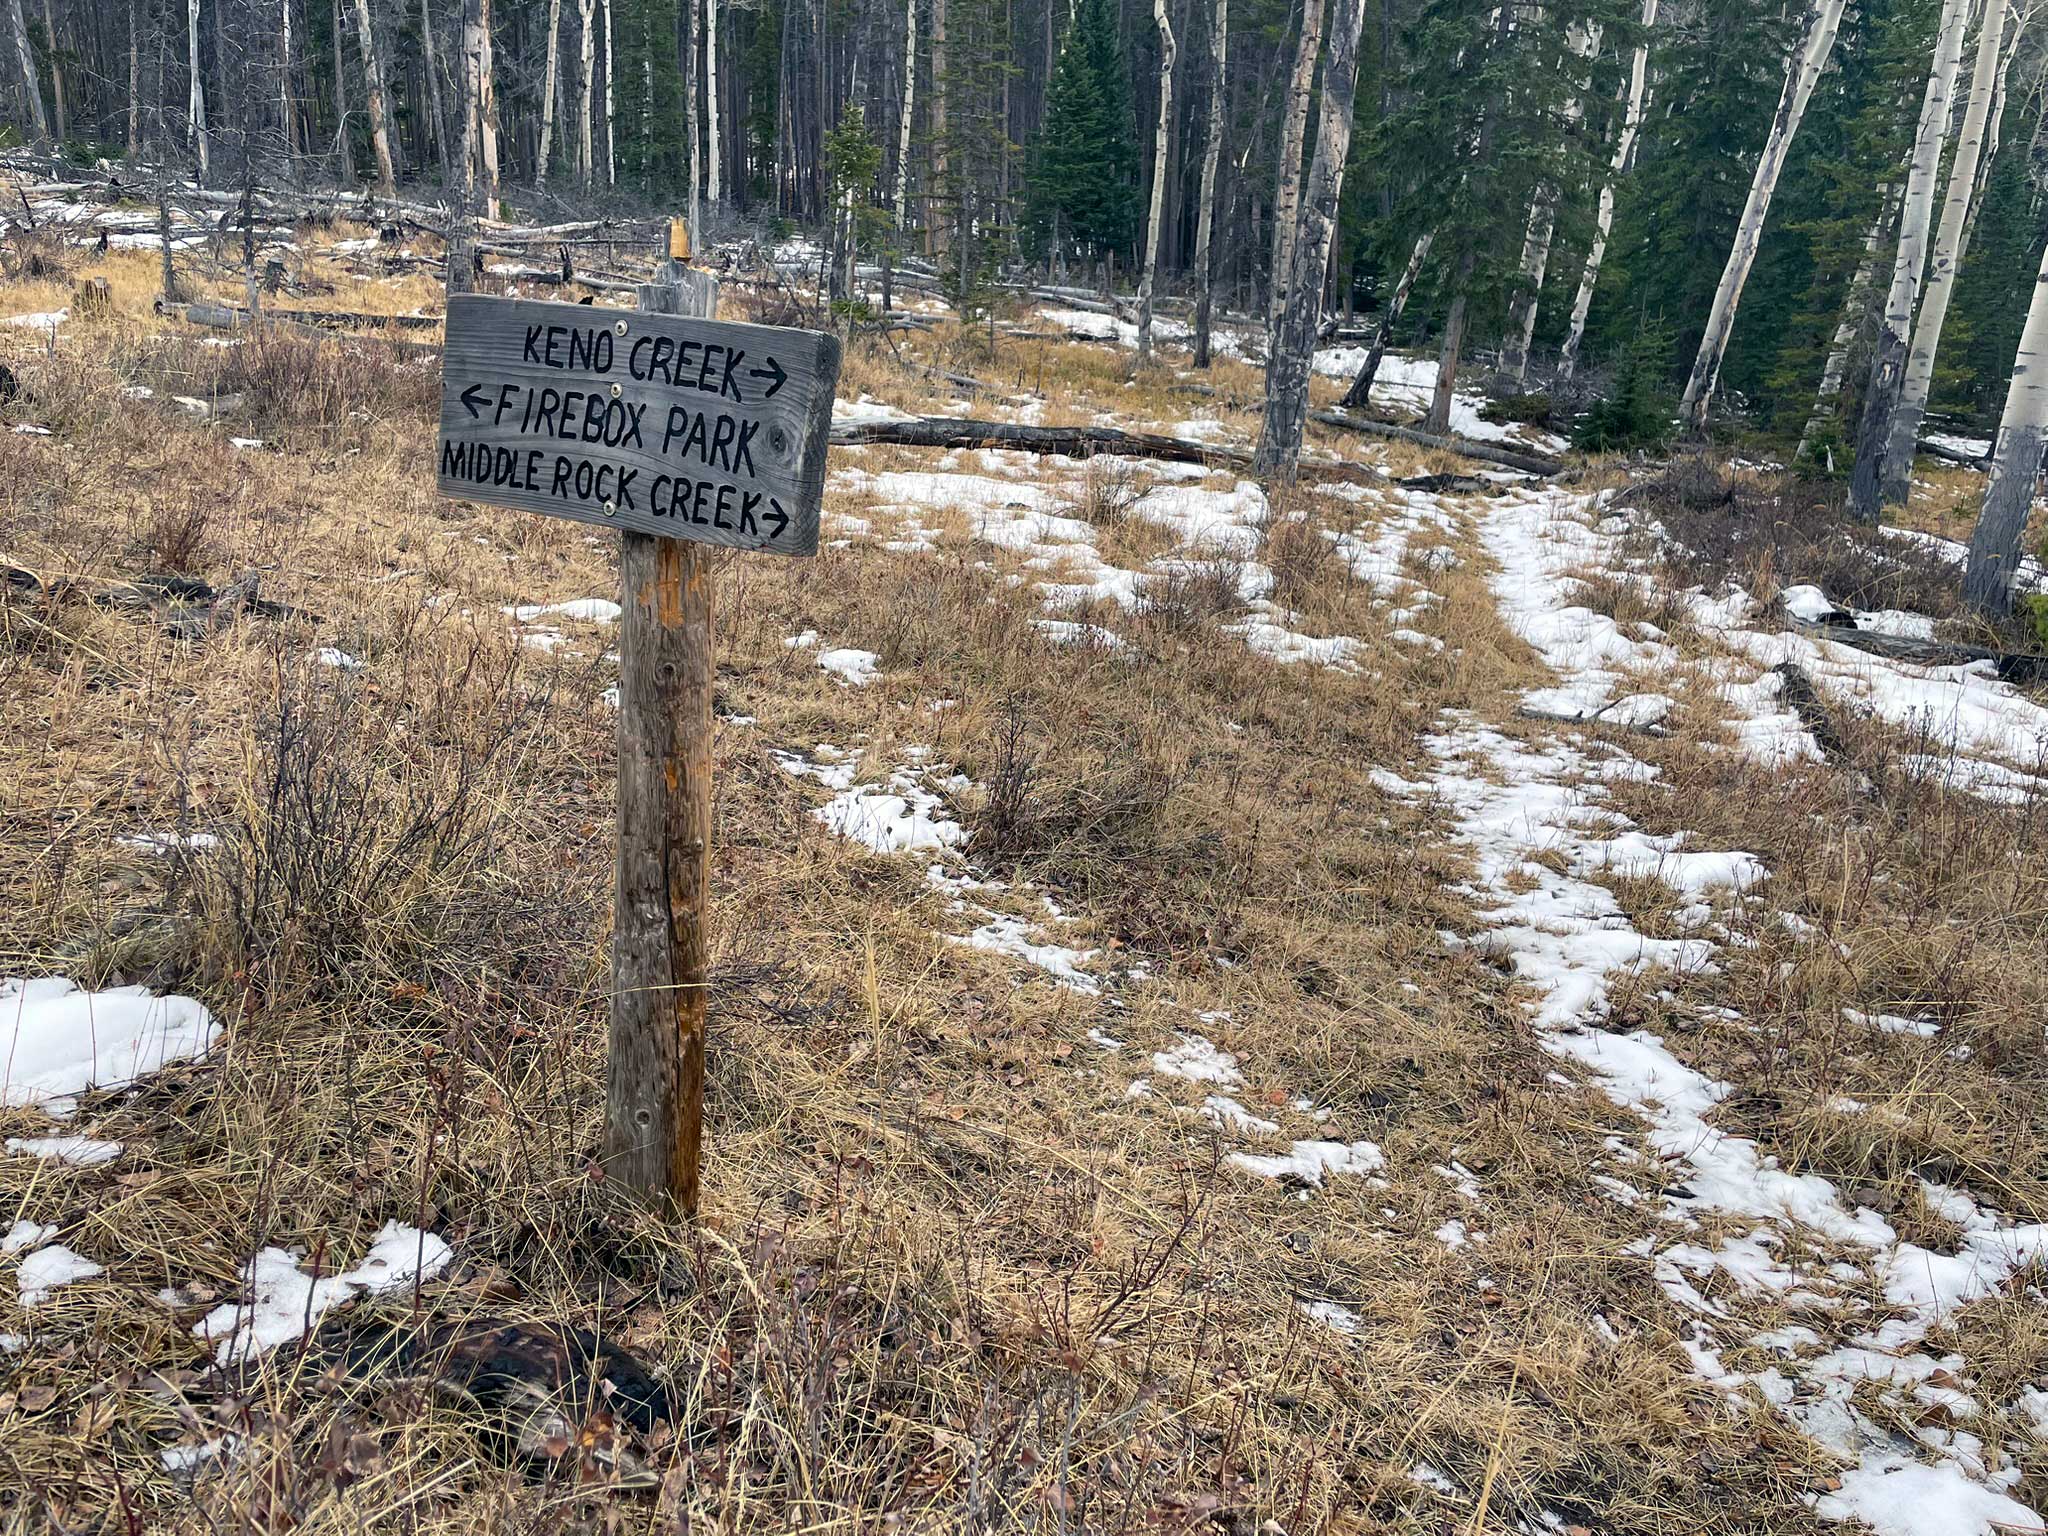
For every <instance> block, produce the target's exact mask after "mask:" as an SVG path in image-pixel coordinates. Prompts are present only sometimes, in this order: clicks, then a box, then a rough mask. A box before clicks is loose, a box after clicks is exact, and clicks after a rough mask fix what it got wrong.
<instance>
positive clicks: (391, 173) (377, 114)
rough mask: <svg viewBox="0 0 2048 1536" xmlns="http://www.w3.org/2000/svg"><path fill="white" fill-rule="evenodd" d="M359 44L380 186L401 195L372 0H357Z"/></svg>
mask: <svg viewBox="0 0 2048 1536" xmlns="http://www.w3.org/2000/svg"><path fill="white" fill-rule="evenodd" d="M356 29H357V31H356V43H357V45H358V46H359V47H360V48H361V50H362V55H363V80H364V85H365V90H366V91H367V93H368V99H367V106H368V110H369V113H370V147H371V149H372V150H374V151H375V153H376V156H377V185H378V188H379V189H380V190H381V191H382V192H383V193H384V195H385V196H386V197H396V196H397V195H398V165H397V160H396V157H395V156H394V155H393V154H392V150H391V119H390V115H389V114H388V113H387V112H386V110H385V89H384V55H383V53H382V52H381V51H380V50H379V49H378V47H377V34H376V32H375V31H374V30H373V29H372V27H371V24H370V0H356Z"/></svg>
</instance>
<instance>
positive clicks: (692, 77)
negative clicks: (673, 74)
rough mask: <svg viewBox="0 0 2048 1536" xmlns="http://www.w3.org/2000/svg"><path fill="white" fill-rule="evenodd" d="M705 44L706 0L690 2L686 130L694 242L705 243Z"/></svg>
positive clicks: (691, 236)
mask: <svg viewBox="0 0 2048 1536" xmlns="http://www.w3.org/2000/svg"><path fill="white" fill-rule="evenodd" d="M703 41H704V0H690V65H689V68H688V69H686V70H684V71H683V98H684V100H685V101H686V102H687V103H688V107H687V118H688V121H687V122H686V124H685V128H686V130H687V131H688V133H689V135H690V239H691V240H692V242H695V241H698V240H701V239H702V238H703V236H702V235H701V234H700V233H699V232H698V220H699V219H700V217H701V216H702V214H703V211H704V209H703V197H704V134H703V126H704V125H703V122H702V119H701V114H700V112H699V108H698V98H699V94H700V93H701V91H702V89H703V83H704V76H703V67H702V65H701V63H700V62H699V56H700V54H701V53H702V50H703Z"/></svg>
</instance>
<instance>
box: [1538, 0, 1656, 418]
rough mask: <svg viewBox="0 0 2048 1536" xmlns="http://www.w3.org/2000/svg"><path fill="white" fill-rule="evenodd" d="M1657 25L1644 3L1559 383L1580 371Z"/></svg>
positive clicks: (1649, 2)
mask: <svg viewBox="0 0 2048 1536" xmlns="http://www.w3.org/2000/svg"><path fill="white" fill-rule="evenodd" d="M1656 24H1657V0H1643V37H1642V41H1640V42H1638V43H1637V44H1636V51H1635V57H1634V58H1633V59H1631V60H1630V62H1629V71H1628V105H1627V106H1626V107H1624V108H1623V109H1622V115H1621V135H1620V137H1619V138H1618V139H1616V140H1615V144H1614V158H1613V159H1612V160H1610V161H1609V162H1608V164H1607V179H1606V180H1605V181H1603V182H1601V183H1600V207H1599V211H1598V212H1597V213H1595V214H1594V216H1593V243H1592V245H1590V246H1589V247H1588V248H1587V250H1586V265H1585V267H1584V269H1583V270H1582V271H1581V272H1580V273H1579V291H1578V294H1577V295H1576V296H1575V297H1574V298H1573V299H1572V319H1571V325H1570V327H1569V328H1568V329H1567V330H1566V332H1565V338H1564V351H1563V352H1562V353H1561V354H1560V355H1559V357H1558V360H1557V377H1558V382H1559V383H1570V382H1571V377H1572V374H1573V373H1575V372H1576V371H1577V370H1578V366H1579V348H1580V346H1581V345H1583V344H1584V342H1585V339H1586V318H1587V316H1589V315H1590V314H1592V312H1593V290H1594V288H1595V287H1597V286H1598V284H1599V282H1600V264H1601V263H1602V262H1603V261H1604V260H1606V257H1607V237H1608V235H1609V234H1611V233H1612V232H1613V230H1614V184H1615V182H1616V181H1617V180H1619V179H1620V177H1621V175H1622V173H1623V172H1625V171H1626V170H1627V169H1628V162H1629V157H1630V156H1631V155H1633V154H1634V153H1635V149H1636V138H1637V136H1638V134H1640V133H1641V131H1642V126H1643V86H1644V82H1645V81H1646V80H1647V78H1648V76H1649V68H1648V66H1649V61H1650V28H1652V27H1654V26H1655V25H1656Z"/></svg>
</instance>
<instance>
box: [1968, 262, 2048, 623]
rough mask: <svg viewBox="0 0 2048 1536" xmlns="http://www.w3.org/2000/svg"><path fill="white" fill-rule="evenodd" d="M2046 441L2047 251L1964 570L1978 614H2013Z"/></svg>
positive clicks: (2047, 399)
mask: <svg viewBox="0 0 2048 1536" xmlns="http://www.w3.org/2000/svg"><path fill="white" fill-rule="evenodd" d="M2044 439H2048V251H2044V252H2043V253H2042V256H2041V270H2040V272H2039V274H2038V275H2037V276H2036V277H2035V279H2034V295H2033V301H2032V302H2031V303H2030V304H2029V305H2028V306H2027V323H2026V326H2025V328H2024V329H2023V330H2022V331H2021V332H2020V346H2019V353H2018V355H2017V356H2016V357H2015V358H2014V359H2013V366H2012V384H2011V386H2010V387H2009V388H2008V389H2007V390H2006V395H2005V415H2004V418H2003V419H2002V420H2001V421H2000V422H1999V424H1998V442H1997V446H1996V447H1995V448H1994V449H1993V450H1992V457H1991V476H1990V480H1989V481H1988V483H1987V484H1986V486H1985V488H1984V508H1983V510H1982V511H1981V512H1980V513H1979V514H1978V516H1977V526H1976V529H1975V530H1974V531H1973V532H1972V533H1971V535H1970V561H1969V564H1968V565H1967V566H1966V567H1965V568H1964V571H1963V599H1964V601H1965V602H1967V603H1969V604H1970V605H1971V606H1972V607H1973V608H1976V609H1978V610H1979V611H1980V612H1983V613H1989V614H1992V615H2004V614H2007V613H2010V612H2011V611H2012V584H2013V577H2014V576H2015V575H2016V574H2017V573H2018V571H2019V564H2020V536H2021V535H2022V534H2023V533H2024V532H2025V531H2026V526H2027V513H2028V511H2029V510H2030V509H2031V508H2032V506H2033V503H2034V486H2035V482H2036V481H2037V480H2038V479H2039V477H2040V473H2041V448H2042V443H2043V441H2044Z"/></svg>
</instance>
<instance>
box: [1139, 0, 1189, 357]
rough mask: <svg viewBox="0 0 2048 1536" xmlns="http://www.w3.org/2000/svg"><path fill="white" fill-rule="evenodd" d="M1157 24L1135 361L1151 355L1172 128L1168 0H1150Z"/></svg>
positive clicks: (1173, 47) (1172, 56) (1172, 49)
mask: <svg viewBox="0 0 2048 1536" xmlns="http://www.w3.org/2000/svg"><path fill="white" fill-rule="evenodd" d="M1152 20H1153V21H1154V23H1156V24H1157V26H1158V28H1159V127H1158V129H1157V131H1156V132H1155V133H1154V134H1153V137H1152V207H1151V211H1150V213H1149V214H1148V216H1147V217H1146V220H1145V268H1144V271H1143V273H1142V274H1141V275H1140V276H1139V278H1138V361H1139V362H1141V363H1142V362H1144V361H1146V360H1147V359H1149V358H1150V357H1151V356H1152V284H1153V280H1154V279H1155V277H1156V276H1157V274H1158V270H1159V236H1160V231H1161V229H1162V228H1163V226H1164V225H1165V223H1166V174H1167V164H1166V155H1167V149H1168V147H1169V146H1168V140H1169V138H1170V136H1171V134H1172V132H1173V66H1174V61H1175V57H1176V55H1177V54H1178V52H1179V49H1178V47H1177V45H1176V44H1175V42H1174V37H1173V18H1172V16H1171V15H1170V14H1169V12H1168V0H1152Z"/></svg>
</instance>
